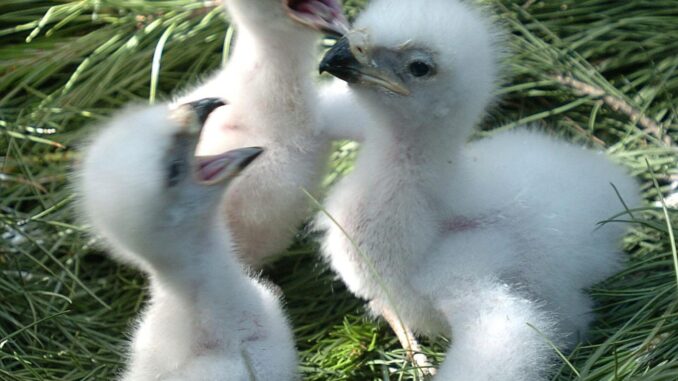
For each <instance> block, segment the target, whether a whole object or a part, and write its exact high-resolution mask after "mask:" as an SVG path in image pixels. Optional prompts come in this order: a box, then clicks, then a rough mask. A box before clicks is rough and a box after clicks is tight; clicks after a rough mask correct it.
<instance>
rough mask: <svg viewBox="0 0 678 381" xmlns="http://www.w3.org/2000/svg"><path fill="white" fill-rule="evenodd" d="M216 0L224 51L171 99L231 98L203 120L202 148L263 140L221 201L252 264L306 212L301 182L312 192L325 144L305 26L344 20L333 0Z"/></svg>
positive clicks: (310, 34)
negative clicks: (212, 69)
mask: <svg viewBox="0 0 678 381" xmlns="http://www.w3.org/2000/svg"><path fill="white" fill-rule="evenodd" d="M224 4H225V6H226V8H227V10H228V12H229V13H230V15H231V19H232V21H233V24H234V25H235V27H236V28H237V39H236V41H235V48H234V51H233V54H232V57H231V58H230V61H229V62H228V65H227V66H226V67H225V68H224V69H223V70H222V71H220V72H219V73H218V74H217V75H216V76H215V77H214V78H212V79H211V80H209V81H207V82H206V83H205V84H203V85H202V86H200V87H199V88H197V89H195V90H194V91H192V92H190V93H189V94H188V95H187V96H184V97H181V98H180V100H179V102H180V103H184V102H187V101H191V100H195V99H201V98H205V97H220V98H222V99H225V100H227V101H228V103H229V107H228V108H227V109H220V110H217V111H215V113H214V114H213V115H212V117H211V118H210V120H209V121H208V124H207V126H206V130H205V134H204V137H203V139H202V143H201V144H200V148H199V152H200V153H201V154H211V153H213V152H223V151H224V150H226V149H232V148H237V147H244V146H252V145H256V146H262V147H266V152H265V153H264V155H263V156H262V157H261V158H259V159H258V160H257V162H256V163H255V164H253V166H252V168H250V169H249V170H248V171H247V173H245V174H244V175H243V176H241V177H240V178H239V179H238V180H237V181H236V182H235V183H234V184H233V186H232V187H230V189H229V192H228V196H227V199H226V202H227V204H228V205H229V208H228V210H227V214H228V220H229V224H230V226H231V228H232V230H233V235H234V238H235V240H236V242H237V244H238V245H239V246H240V247H241V248H242V250H241V254H242V255H243V260H244V262H246V263H248V264H252V265H258V264H261V262H263V261H264V260H265V259H266V258H267V257H270V256H272V255H275V254H279V253H282V251H283V250H284V249H286V248H287V246H288V245H289V244H290V243H291V241H292V239H293V237H294V235H295V234H296V232H297V230H298V228H299V225H300V224H301V223H302V221H303V220H304V219H305V218H307V217H309V213H310V208H309V198H308V197H307V196H306V194H305V193H304V192H303V190H302V188H303V189H306V190H308V191H309V192H311V193H316V192H317V190H318V186H319V183H320V181H321V180H322V176H323V174H324V170H325V168H326V161H327V158H328V156H329V148H330V144H329V140H328V139H327V138H326V137H325V136H324V135H323V134H321V133H320V131H319V123H320V117H319V114H318V112H317V103H318V94H317V90H316V87H315V86H314V84H313V82H312V76H311V73H312V71H313V70H314V68H315V65H316V54H315V53H316V45H317V42H318V38H319V33H318V31H317V30H313V28H316V29H323V30H332V29H334V30H336V31H338V30H340V29H341V28H342V27H345V25H344V24H345V19H344V17H343V15H342V13H341V8H340V6H339V3H338V2H336V1H335V0H322V1H320V0H303V1H291V0H290V1H287V0H283V1H281V0H226V1H225V2H224ZM304 17H305V18H306V19H304ZM224 84H228V86H224Z"/></svg>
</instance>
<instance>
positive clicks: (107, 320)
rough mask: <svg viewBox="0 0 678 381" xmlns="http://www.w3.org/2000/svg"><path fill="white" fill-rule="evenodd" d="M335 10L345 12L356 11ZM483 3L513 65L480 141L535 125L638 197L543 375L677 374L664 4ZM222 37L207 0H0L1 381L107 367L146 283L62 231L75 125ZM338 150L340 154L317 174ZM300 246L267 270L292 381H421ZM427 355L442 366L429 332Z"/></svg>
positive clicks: (207, 64)
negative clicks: (604, 273)
mask: <svg viewBox="0 0 678 381" xmlns="http://www.w3.org/2000/svg"><path fill="white" fill-rule="evenodd" d="M345 3H346V4H345V5H346V7H347V10H348V13H349V14H350V15H352V16H354V15H355V14H357V12H358V10H359V8H360V6H362V5H363V3H364V2H363V1H347V2H345ZM484 3H487V4H489V5H490V6H492V7H494V8H495V10H496V13H497V15H498V16H497V18H498V20H499V21H500V22H501V23H502V24H503V25H504V26H505V27H506V28H507V29H508V30H509V31H510V32H511V35H510V38H509V44H510V49H511V52H512V55H511V57H510V59H508V60H507V62H506V63H505V67H506V72H507V73H508V76H507V78H509V79H508V80H507V81H506V83H504V84H503V86H502V88H501V90H500V95H501V102H500V104H499V105H498V106H497V107H495V108H494V109H493V110H492V112H491V114H490V116H489V117H488V118H487V120H486V121H485V122H484V124H483V126H482V129H481V130H480V131H479V135H480V136H484V135H491V134H493V133H496V132H497V131H501V130H506V129H511V128H516V127H518V126H520V125H523V124H528V123H536V124H538V125H540V126H542V128H543V129H545V130H547V131H548V132H549V133H552V134H554V135H558V136H562V138H563V139H567V140H570V141H573V142H576V143H578V144H585V145H589V146H593V147H595V148H598V149H602V150H605V151H606V152H607V153H608V154H609V155H610V156H611V157H612V158H613V159H614V160H617V161H618V162H620V163H622V164H623V165H625V166H627V167H628V168H629V170H630V171H631V172H632V173H633V174H634V175H635V176H637V178H638V179H639V181H641V182H642V183H643V190H644V192H645V197H646V200H647V202H648V204H647V205H648V208H646V209H644V210H639V211H635V212H634V213H633V215H628V214H620V215H619V216H616V217H615V216H610V217H611V218H612V219H613V220H616V221H618V222H614V223H626V224H628V227H629V231H630V233H629V235H628V236H627V237H626V239H625V242H624V245H625V248H626V249H627V251H628V253H629V258H630V260H629V266H628V268H627V269H626V270H625V271H624V272H622V273H620V274H618V275H617V276H615V277H613V278H612V279H610V280H609V281H607V282H605V283H604V284H601V285H599V286H597V287H596V288H594V289H592V290H591V293H592V294H593V295H594V297H595V298H596V300H597V301H598V305H599V308H598V317H599V318H598V320H597V321H596V324H595V326H594V327H593V330H592V335H591V338H590V340H589V341H587V342H585V343H582V344H581V345H580V346H579V347H577V348H576V349H575V350H574V352H572V353H569V354H565V356H566V357H565V358H563V361H562V363H561V366H560V368H559V370H558V372H557V374H556V375H554V380H587V381H603V380H606V381H612V380H643V381H675V380H678V278H677V271H676V270H677V266H678V254H677V253H676V250H675V246H673V245H672V242H671V238H670V237H671V234H670V233H674V235H675V233H678V231H677V229H676V226H678V212H677V211H676V210H675V209H671V207H670V206H669V207H668V208H667V209H664V208H662V207H661V206H662V204H661V203H660V201H661V200H662V199H663V198H664V197H668V196H670V195H671V194H672V193H673V192H675V191H676V189H675V186H676V183H677V182H678V146H677V145H676V142H677V141H678V100H677V99H676V96H677V95H678V54H676V52H678V0H655V1H652V2H649V1H641V0H629V1H624V2H616V1H608V0H581V1H579V0H577V1H575V0H569V1H566V0H559V1H555V0H548V1H534V0H494V1H490V0H486V1H484ZM232 33H233V31H232V30H231V29H230V28H229V27H228V23H227V21H225V20H224V17H223V13H222V11H221V9H220V7H219V6H218V4H217V3H216V2H209V1H206V2H195V1H193V0H163V1H150V0H139V1H134V2H132V1H122V0H80V1H74V0H60V1H59V0H42V1H41V0H4V1H3V2H2V3H1V4H0V38H1V41H2V42H1V43H0V147H2V150H3V155H2V157H1V158H0V160H1V161H0V234H2V239H1V240H0V380H21V381H27V380H110V379H113V378H114V377H115V375H116V374H117V373H118V372H119V370H120V368H121V366H122V361H123V356H124V347H125V341H126V332H127V331H128V328H129V325H130V323H131V322H132V321H133V319H134V317H135V316H136V315H137V313H138V312H139V310H140V308H141V307H142V306H143V304H144V301H145V299H146V297H147V292H146V289H145V280H144V278H143V276H141V274H139V273H137V272H135V271H133V270H130V269H129V268H126V267H123V266H119V265H117V264H115V263H113V262H111V261H110V260H108V259H107V257H106V256H105V254H104V253H102V252H101V251H100V250H99V249H97V246H96V242H94V241H92V239H91V238H90V237H88V236H87V235H86V234H85V232H84V229H83V227H82V226H80V225H79V224H78V223H77V222H76V221H75V220H74V219H73V213H72V210H71V206H72V205H71V203H72V200H73V195H72V192H71V191H70V189H69V187H68V185H67V177H68V174H69V168H70V166H71V164H72V163H73V161H74V160H77V158H78V153H77V145H78V142H79V141H80V139H82V137H83V136H84V135H85V134H86V133H87V130H88V126H92V125H93V124H96V123H97V122H99V121H101V120H104V119H105V118H106V117H107V116H108V115H110V114H112V113H113V112H115V111H116V110H118V109H119V108H120V107H122V106H123V105H125V104H127V103H129V102H139V103H143V102H148V101H149V100H151V101H152V100H155V99H163V98H168V97H169V96H171V94H173V93H174V92H176V91H178V90H181V89H184V88H186V87H187V86H190V85H191V84H195V83H196V82H197V81H199V80H200V78H203V77H204V76H205V75H206V74H207V73H210V72H211V71H213V70H216V69H217V68H218V67H219V66H220V65H221V63H222V62H223V60H224V57H227V56H228V50H229V41H230V39H231V36H232ZM354 151H355V144H343V145H338V147H337V151H336V153H335V155H334V157H333V162H334V166H333V168H334V172H333V173H332V174H330V176H329V177H328V182H329V181H332V180H333V179H335V178H336V177H337V176H339V174H340V173H342V172H345V171H346V170H348V169H350V165H351V164H350V163H351V161H350V158H351V156H352V154H353V152H354ZM611 192H612V191H611ZM611 197H614V195H613V193H611ZM673 207H674V208H675V205H674V206H673ZM620 212H624V210H623V207H622V206H621V204H620ZM311 238H312V237H306V236H304V235H303V234H300V238H299V240H298V242H297V243H296V244H295V246H294V247H293V248H291V249H290V250H289V253H288V255H287V256H285V257H284V258H283V259H282V260H280V261H278V262H277V263H275V264H273V265H272V266H271V267H270V269H268V271H267V273H268V275H270V277H271V278H272V279H273V280H274V281H275V282H276V283H277V284H279V285H281V287H282V288H283V290H284V293H285V296H286V301H287V302H286V303H287V308H288V311H289V315H290V316H291V319H292V321H293V324H294V328H295V335H296V338H297V346H298V348H299V351H300V357H301V364H300V367H301V371H302V373H303V377H304V379H307V380H414V379H417V376H416V372H415V371H414V370H413V369H412V367H411V365H410V364H409V363H408V362H407V361H405V360H404V358H405V356H404V351H403V350H402V349H400V348H399V345H398V342H397V340H396V339H395V337H394V336H393V335H392V333H391V332H390V331H389V330H388V329H387V327H386V326H385V325H384V324H382V323H380V322H378V321H374V320H372V319H371V318H369V317H368V316H367V315H366V314H365V310H364V307H363V302H362V301H360V300H357V299H355V298H353V297H352V296H351V295H350V294H349V293H348V292H347V291H346V290H345V288H344V287H343V285H342V284H341V282H339V281H337V280H336V279H335V278H334V275H333V274H332V273H331V271H329V270H328V269H327V267H326V266H325V265H323V264H322V263H320V262H319V261H318V258H317V255H316V252H317V248H316V246H315V245H314V243H313V240H312V239H311ZM424 344H425V345H424V347H425V351H426V352H427V353H428V354H429V355H430V357H431V358H432V359H434V360H435V361H441V360H442V359H443V358H444V351H445V348H446V346H447V342H446V341H445V340H444V339H439V340H434V341H433V342H425V343H424Z"/></svg>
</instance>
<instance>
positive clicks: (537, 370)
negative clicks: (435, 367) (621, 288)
mask: <svg viewBox="0 0 678 381" xmlns="http://www.w3.org/2000/svg"><path fill="white" fill-rule="evenodd" d="M498 36H499V34H498V33H497V31H496V29H495V27H493V26H492V24H491V23H490V21H489V17H487V16H486V15H483V13H482V12H481V11H479V10H477V9H474V8H472V7H471V6H470V5H468V4H467V3H464V2H460V1H457V0H430V1H427V2H426V3H425V4H423V3H420V2H415V1H409V0H376V1H373V2H372V3H371V4H370V6H369V7H368V9H367V10H366V11H365V12H364V13H363V14H362V15H361V16H360V17H359V19H358V21H357V23H356V25H355V27H354V31H352V32H351V33H350V34H349V35H348V37H347V38H346V39H345V40H343V41H341V42H340V43H338V44H337V45H336V46H335V47H334V48H333V49H332V50H331V51H330V52H329V53H328V55H327V56H326V58H325V60H324V61H323V63H322V64H321V68H322V69H324V70H327V71H329V72H331V73H332V74H334V75H336V76H338V77H340V78H344V79H346V80H347V81H348V82H350V83H351V89H352V91H353V93H354V96H355V97H356V99H357V100H358V101H359V102H362V103H363V104H364V106H365V107H366V108H367V109H368V111H369V112H370V114H371V116H372V119H373V123H372V125H370V126H369V128H366V129H365V131H364V133H365V139H364V143H363V146H362V149H361V151H360V154H359V157H358V159H357V162H356V164H355V169H354V171H353V172H352V173H351V174H349V175H348V176H347V177H346V178H345V179H343V181H341V182H340V183H339V184H338V185H337V186H336V188H335V189H333V190H332V191H331V193H330V195H329V197H328V199H327V201H326V209H327V212H328V213H329V215H331V216H332V217H333V218H334V219H336V221H337V222H338V224H339V225H340V226H341V227H342V228H343V229H345V231H346V232H347V234H348V236H349V237H350V239H349V237H347V236H346V235H345V234H344V232H342V230H341V229H340V228H339V227H338V226H336V225H335V224H334V223H333V222H332V221H331V220H330V219H329V218H327V217H326V216H324V215H321V216H319V218H318V226H319V227H320V228H321V229H323V230H326V235H325V237H324V239H323V242H322V245H323V253H324V255H325V257H326V258H327V259H328V260H329V262H330V263H331V265H332V267H333V268H334V269H335V270H336V271H337V272H338V273H339V274H340V275H341V277H342V278H343V280H344V282H345V283H346V284H347V285H348V287H349V289H350V290H351V291H352V292H353V293H355V294H356V295H358V296H360V297H362V298H365V299H367V300H369V301H370V306H371V308H372V309H373V311H374V312H375V313H376V314H383V313H384V312H388V311H389V310H392V311H395V312H396V313H397V314H398V315H399V316H400V318H401V319H402V321H403V322H404V323H405V324H406V325H407V326H409V327H411V328H412V329H414V330H415V331H416V332H418V333H422V334H427V335H436V334H445V335H450V334H451V336H452V338H453V342H452V346H451V348H450V350H449V353H448V356H447V359H446V360H445V362H444V363H443V364H442V366H441V369H440V370H439V372H438V378H437V379H440V380H454V381H492V380H501V381H537V380H545V379H546V378H545V377H546V374H547V373H548V370H549V366H550V361H551V360H552V359H553V356H554V351H553V350H552V349H551V348H550V347H549V345H548V343H547V342H546V340H544V338H542V337H541V336H540V334H539V333H538V332H537V330H538V331H539V332H541V333H542V334H544V335H546V337H548V338H549V339H551V340H553V341H554V342H555V343H557V344H559V345H561V346H563V347H565V346H567V345H568V344H572V343H574V342H575V341H576V340H578V339H580V338H581V337H582V336H583V335H584V334H585V332H586V330H587V327H588V325H589V323H590V321H591V320H592V314H591V307H592V301H591V299H590V297H589V296H588V295H586V294H585V292H584V291H583V289H584V288H586V287H589V286H591V285H593V284H595V283H596V282H599V281H602V280H603V279H605V278H606V277H608V276H610V275H612V274H614V273H615V272H616V271H618V270H619V269H620V264H621V262H622V261H621V256H620V255H619V251H620V250H619V247H618V245H619V241H620V239H621V237H622V234H623V229H622V227H621V226H616V225H605V226H602V227H599V228H598V227H597V225H596V224H597V223H598V222H599V221H602V220H605V219H606V218H608V217H611V216H612V215H614V214H616V213H617V212H619V211H620V210H623V206H622V204H621V203H620V202H619V200H618V199H617V197H616V195H615V193H614V191H613V189H612V187H611V186H610V183H613V184H614V185H615V186H616V187H617V188H618V189H619V191H620V193H621V195H622V196H623V197H624V198H625V200H626V202H627V203H628V204H629V205H636V204H637V203H639V202H640V201H639V187H638V185H637V184H636V182H635V181H634V179H632V178H631V177H630V176H628V175H627V174H626V173H625V171H624V170H623V169H622V168H620V167H618V166H617V165H614V164H612V163H611V162H609V160H608V159H607V158H606V157H604V156H603V154H601V153H599V152H593V151H590V150H587V149H584V148H581V147H576V146H573V145H570V144H567V143H564V142H560V141H557V140H554V139H552V138H549V137H547V136H545V135H543V134H541V133H538V132H534V131H529V130H527V129H523V130H520V131H515V132H507V133H502V134H498V135H496V136H495V137H493V138H490V139H485V140H481V141H478V142H473V143H468V142H467V140H468V138H469V136H470V135H471V133H472V130H473V128H474V126H475V124H477V122H478V121H479V120H480V118H481V117H482V116H483V113H484V110H485V109H486V107H487V106H488V104H489V103H490V102H491V99H492V96H491V94H492V93H493V91H494V86H495V82H496V81H497V72H498V69H497V65H498V51H499V50H500V46H498V42H499V41H500V40H501V39H500V38H498ZM351 240H353V242H355V243H356V245H357V247H358V249H356V247H355V246H354V245H353V243H352V242H351ZM530 325H532V327H534V328H532V327H531V326H530Z"/></svg>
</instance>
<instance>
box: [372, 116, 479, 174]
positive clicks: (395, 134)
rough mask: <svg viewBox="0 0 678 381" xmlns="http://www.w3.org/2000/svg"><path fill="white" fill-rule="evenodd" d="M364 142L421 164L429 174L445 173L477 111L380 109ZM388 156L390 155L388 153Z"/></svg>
mask: <svg viewBox="0 0 678 381" xmlns="http://www.w3.org/2000/svg"><path fill="white" fill-rule="evenodd" d="M374 114H375V115H378V117H377V120H376V123H375V124H374V127H373V128H368V129H367V132H366V139H365V142H366V144H367V145H368V146H370V145H371V146H375V149H378V150H381V151H383V152H391V153H395V154H396V158H397V160H398V161H399V162H405V163H408V164H409V165H410V166H412V165H414V166H420V167H425V168H427V169H426V172H427V173H430V174H432V175H436V174H440V173H445V172H440V170H444V171H446V173H449V169H450V167H451V166H452V167H454V166H455V164H456V163H458V161H459V160H460V159H461V153H462V151H463V147H464V145H465V144H466V143H467V141H468V139H469V138H470V136H471V134H472V132H473V129H474V126H475V123H476V121H477V119H478V116H477V115H471V114H470V113H465V112H458V110H451V109H450V111H447V110H446V111H444V112H438V113H408V112H407V110H380V112H375V113H374ZM391 156H392V155H391Z"/></svg>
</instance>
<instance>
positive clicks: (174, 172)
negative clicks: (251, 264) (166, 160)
mask: <svg viewBox="0 0 678 381" xmlns="http://www.w3.org/2000/svg"><path fill="white" fill-rule="evenodd" d="M183 175H184V163H183V162H181V161H179V160H173V161H172V163H170V166H169V168H167V186H168V187H173V186H175V185H177V184H179V182H180V181H181V179H182V177H183Z"/></svg>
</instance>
